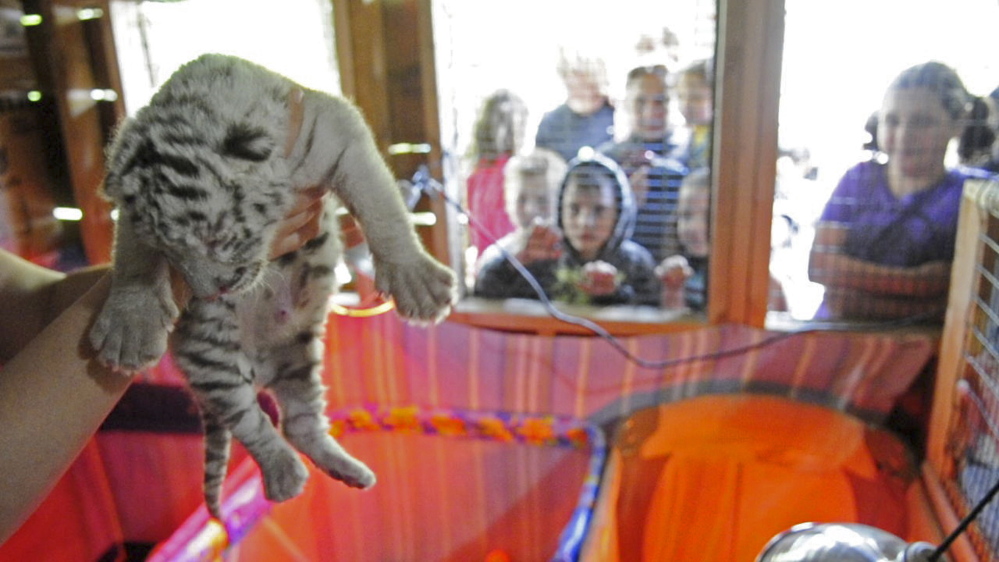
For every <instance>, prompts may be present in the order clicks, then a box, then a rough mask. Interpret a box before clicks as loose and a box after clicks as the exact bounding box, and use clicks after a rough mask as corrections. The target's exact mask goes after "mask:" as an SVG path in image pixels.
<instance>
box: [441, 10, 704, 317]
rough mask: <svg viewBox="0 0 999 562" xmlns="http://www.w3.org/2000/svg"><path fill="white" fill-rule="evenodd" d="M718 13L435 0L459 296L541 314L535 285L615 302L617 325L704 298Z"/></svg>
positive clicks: (572, 297)
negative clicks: (460, 283) (454, 206)
mask: <svg viewBox="0 0 999 562" xmlns="http://www.w3.org/2000/svg"><path fill="white" fill-rule="evenodd" d="M715 13H716V5H715V3H714V2H713V1H707V0H675V1H670V2H663V1H657V0H627V1H623V2H618V3H615V4H614V7H613V9H610V8H609V7H608V5H607V4H606V3H605V2H600V1H598V0H586V1H579V0H542V1H538V0H514V1H511V2H505V3H503V5H502V9H501V10H499V9H494V10H486V9H483V8H482V6H481V5H478V4H475V3H469V2H463V1H461V0H439V1H437V2H435V3H434V41H435V45H436V50H437V79H438V90H439V100H440V105H441V111H440V114H441V120H442V124H441V130H442V138H443V139H444V141H443V142H444V145H445V146H444V147H443V148H444V152H445V169H444V177H445V181H446V184H447V185H446V188H447V191H448V193H449V194H451V195H452V197H453V199H454V200H455V201H457V202H460V203H461V204H462V206H463V208H462V210H461V211H455V212H454V213H453V215H452V216H451V220H453V221H454V224H453V225H452V226H453V228H451V229H450V230H451V234H452V236H453V239H452V256H456V263H455V264H454V265H455V267H456V269H457V270H459V271H461V272H463V273H464V289H465V294H466V296H467V297H468V298H466V299H465V304H466V305H467V306H471V307H476V306H482V307H483V309H487V310H492V309H495V308H496V307H499V308H504V306H505V307H506V308H507V309H509V307H510V306H515V307H516V308H517V310H522V311H525V312H530V311H541V308H540V305H539V306H535V305H534V304H532V303H533V302H535V301H537V300H539V299H540V297H539V296H538V294H537V289H539V288H540V289H542V290H543V291H544V293H545V294H546V295H547V296H549V297H552V298H553V299H554V300H556V301H559V302H560V303H562V304H565V305H569V306H570V307H572V306H579V307H581V308H580V311H581V312H582V313H583V314H588V315H594V314H596V315H599V314H601V313H607V312H608V309H609V308H611V309H617V312H620V311H621V309H620V308H619V307H620V306H625V307H627V310H628V311H627V312H625V313H622V314H620V315H619V316H618V319H623V320H628V319H636V320H637V319H639V318H640V317H641V318H650V319H653V320H655V321H660V320H663V319H669V318H675V317H677V316H678V315H679V314H682V313H684V312H687V311H690V310H695V311H701V310H703V309H704V308H705V305H706V295H705V294H704V293H705V287H706V279H705V277H706V271H707V252H708V238H709V236H708V221H707V217H708V215H709V211H710V191H711V190H710V185H711V183H710V173H709V170H707V166H708V165H709V162H710V143H711V128H712V106H713V99H714V97H713V85H714V76H713V74H714V72H713V70H714V69H713V66H714V65H713V59H714V53H715V36H716V29H715V28H716V25H715ZM699 169H703V171H700V170H699ZM692 170H699V171H698V172H697V173H691V171H692ZM688 177H689V178H690V179H691V180H690V182H688V183H689V185H687V186H686V187H684V188H682V189H681V184H682V183H683V182H684V179H685V178H688ZM681 193H682V194H681ZM684 210H686V213H685V212H684ZM681 217H683V218H682V219H681ZM681 221H682V224H684V225H688V228H687V229H686V230H684V229H683V228H678V223H681ZM510 257H513V258H515V259H517V260H518V261H519V262H520V263H521V264H523V266H524V269H525V270H526V271H527V272H529V273H530V277H531V278H533V279H534V280H536V281H537V282H538V284H539V287H532V286H531V284H530V282H529V281H528V280H527V278H526V277H525V276H524V275H523V272H522V271H518V269H519V268H518V266H516V265H514V263H513V262H512V261H511V260H510ZM657 266H660V267H658V269H657ZM663 279H667V280H668V281H669V284H668V285H667V286H669V287H671V290H664V285H663V282H662V280H663ZM510 299H517V301H516V304H515V305H514V304H513V301H510ZM664 299H665V300H664ZM535 304H536V303H535ZM538 313H539V314H540V313H541V312H538Z"/></svg>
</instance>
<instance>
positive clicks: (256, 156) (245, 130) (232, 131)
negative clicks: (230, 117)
mask: <svg viewBox="0 0 999 562" xmlns="http://www.w3.org/2000/svg"><path fill="white" fill-rule="evenodd" d="M273 151H274V140H273V139H271V137H270V136H269V135H268V134H267V131H265V130H264V129H261V128H260V127H254V126H252V125H250V124H248V123H235V124H233V125H230V126H229V130H228V131H226V135H225V139H224V140H223V141H222V154H223V155H225V156H233V157H235V158H241V159H243V160H250V161H253V162H263V161H264V160H267V158H269V157H270V155H271V153H272V152H273Z"/></svg>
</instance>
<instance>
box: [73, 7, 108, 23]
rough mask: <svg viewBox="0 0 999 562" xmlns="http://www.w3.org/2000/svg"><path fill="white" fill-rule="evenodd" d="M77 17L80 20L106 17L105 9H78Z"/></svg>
mask: <svg viewBox="0 0 999 562" xmlns="http://www.w3.org/2000/svg"><path fill="white" fill-rule="evenodd" d="M76 17H77V18H78V19H79V20H80V21H87V20H96V19H100V18H102V17H104V10H102V9H100V8H81V9H80V10H77V12H76Z"/></svg>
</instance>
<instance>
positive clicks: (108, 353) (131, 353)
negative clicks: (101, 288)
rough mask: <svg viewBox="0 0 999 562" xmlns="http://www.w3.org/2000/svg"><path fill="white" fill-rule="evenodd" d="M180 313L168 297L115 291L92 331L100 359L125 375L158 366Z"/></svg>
mask: <svg viewBox="0 0 999 562" xmlns="http://www.w3.org/2000/svg"><path fill="white" fill-rule="evenodd" d="M179 313H180V312H179V310H178V309H177V305H176V304H174V302H173V299H172V298H169V297H166V298H157V297H156V296H155V295H151V294H149V292H148V291H138V290H135V291H131V290H123V291H112V292H111V295H110V296H109V297H108V299H107V301H105V302H104V308H102V309H101V312H100V314H99V315H98V316H97V320H96V321H95V322H94V325H93V327H92V328H91V329H90V344H91V345H92V346H93V347H94V349H95V350H96V351H97V360H98V361H100V362H101V363H102V364H104V365H106V366H108V367H110V368H111V369H113V370H115V371H119V372H123V373H133V372H136V371H141V370H142V369H145V368H148V367H151V366H153V365H155V364H156V363H157V362H158V361H159V360H160V357H162V356H163V354H164V353H166V348H167V336H168V335H169V333H170V330H171V329H172V327H173V323H174V320H176V319H177V316H178V315H179Z"/></svg>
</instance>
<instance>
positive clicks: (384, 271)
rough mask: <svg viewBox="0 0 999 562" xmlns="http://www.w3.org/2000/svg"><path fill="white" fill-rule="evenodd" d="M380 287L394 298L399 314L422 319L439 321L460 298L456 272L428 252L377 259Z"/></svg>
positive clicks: (378, 283)
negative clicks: (397, 259)
mask: <svg viewBox="0 0 999 562" xmlns="http://www.w3.org/2000/svg"><path fill="white" fill-rule="evenodd" d="M375 274H376V285H377V287H378V290H379V291H382V292H383V293H386V294H389V295H391V296H392V298H393V299H395V307H396V310H397V311H398V312H399V315H400V316H402V317H404V318H408V319H410V320H416V321H420V322H438V321H440V320H442V319H443V318H444V317H445V316H447V315H448V314H449V313H450V312H451V307H452V306H453V305H454V303H455V300H457V289H456V286H457V282H456V279H455V275H454V272H453V271H451V270H450V269H448V268H447V267H445V266H443V265H441V264H440V263H439V262H438V261H437V260H435V259H434V258H432V257H430V255H428V254H426V253H425V252H422V251H420V252H418V253H416V254H415V255H413V256H411V257H409V258H408V259H405V260H400V261H395V262H376V263H375Z"/></svg>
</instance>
